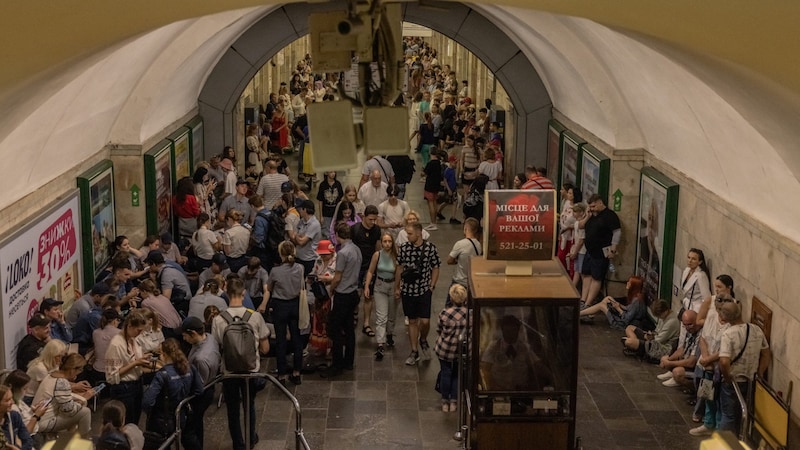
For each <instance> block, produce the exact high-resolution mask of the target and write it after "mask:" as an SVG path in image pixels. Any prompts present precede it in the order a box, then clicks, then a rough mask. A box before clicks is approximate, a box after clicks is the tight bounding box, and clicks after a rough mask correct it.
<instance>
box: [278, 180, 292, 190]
mask: <svg viewBox="0 0 800 450" xmlns="http://www.w3.org/2000/svg"><path fill="white" fill-rule="evenodd" d="M293 190H294V186H292V182H291V181H284V182H283V183H281V192H292V191H293Z"/></svg>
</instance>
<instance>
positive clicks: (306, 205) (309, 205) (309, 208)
mask: <svg viewBox="0 0 800 450" xmlns="http://www.w3.org/2000/svg"><path fill="white" fill-rule="evenodd" d="M297 207H298V208H302V209H305V210H306V212H307V213H309V214H314V202H312V201H311V200H303V201H302V203H300V204H299V205H298V206H297Z"/></svg>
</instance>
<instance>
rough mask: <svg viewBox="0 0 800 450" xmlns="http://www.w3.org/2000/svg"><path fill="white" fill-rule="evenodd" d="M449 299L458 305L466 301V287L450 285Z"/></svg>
mask: <svg viewBox="0 0 800 450" xmlns="http://www.w3.org/2000/svg"><path fill="white" fill-rule="evenodd" d="M450 300H451V301H452V302H453V303H455V304H456V305H458V306H461V305H463V304H464V302H466V301H467V288H465V287H464V286H462V285H460V284H453V285H452V286H450Z"/></svg>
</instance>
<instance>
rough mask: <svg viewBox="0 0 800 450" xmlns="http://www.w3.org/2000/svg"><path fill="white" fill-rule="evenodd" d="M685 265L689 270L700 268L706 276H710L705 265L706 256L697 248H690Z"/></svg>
mask: <svg viewBox="0 0 800 450" xmlns="http://www.w3.org/2000/svg"><path fill="white" fill-rule="evenodd" d="M686 265H687V266H689V268H690V269H696V268H698V267H699V268H700V270H702V271H703V272H705V273H706V275H711V274H710V272H709V271H708V266H707V265H706V255H705V253H703V251H702V250H700V249H699V248H690V249H689V253H688V254H687V255H686Z"/></svg>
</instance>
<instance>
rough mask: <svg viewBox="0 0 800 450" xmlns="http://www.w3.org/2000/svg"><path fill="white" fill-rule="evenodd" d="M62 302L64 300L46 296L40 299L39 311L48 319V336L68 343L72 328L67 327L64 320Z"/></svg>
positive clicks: (70, 338)
mask: <svg viewBox="0 0 800 450" xmlns="http://www.w3.org/2000/svg"><path fill="white" fill-rule="evenodd" d="M63 304H64V302H62V301H60V300H56V299H53V298H46V299H44V300H42V304H41V305H40V306H39V312H40V313H42V314H44V315H45V317H47V318H48V319H50V337H51V338H53V339H58V340H61V341H64V342H66V343H67V344H69V343H70V342H72V330H71V329H69V327H67V323H66V321H65V320H64V311H63V310H62V309H61V305H63Z"/></svg>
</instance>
